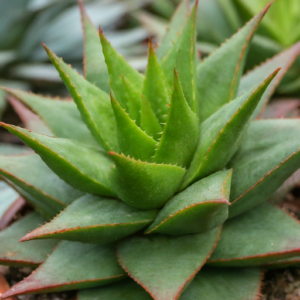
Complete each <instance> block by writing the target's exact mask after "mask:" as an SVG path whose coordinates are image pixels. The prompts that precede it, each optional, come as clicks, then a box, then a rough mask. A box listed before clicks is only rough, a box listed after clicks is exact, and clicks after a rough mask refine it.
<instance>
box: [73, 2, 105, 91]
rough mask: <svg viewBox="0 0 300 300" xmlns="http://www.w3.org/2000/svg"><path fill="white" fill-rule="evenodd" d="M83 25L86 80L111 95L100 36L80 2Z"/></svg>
mask: <svg viewBox="0 0 300 300" xmlns="http://www.w3.org/2000/svg"><path fill="white" fill-rule="evenodd" d="M79 7H80V12H81V23H82V29H83V36H84V74H85V78H86V79H87V80H88V81H89V82H91V83H93V84H95V85H96V86H97V87H99V88H100V89H102V90H103V91H105V92H107V93H109V91H110V87H109V76H108V70H107V67H106V64H105V59H104V55H103V52H102V46H101V43H100V40H99V34H98V31H97V29H96V28H95V26H94V24H93V23H92V21H91V20H90V19H89V17H88V16H87V14H86V11H85V9H84V7H83V1H82V0H81V1H79Z"/></svg>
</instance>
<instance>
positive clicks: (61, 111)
mask: <svg viewBox="0 0 300 300" xmlns="http://www.w3.org/2000/svg"><path fill="white" fill-rule="evenodd" d="M4 90H6V91H7V92H8V93H9V94H11V95H12V96H13V97H15V98H17V99H18V100H20V101H21V102H22V103H23V104H25V105H26V106H27V107H29V109H30V110H31V111H33V112H34V113H36V114H37V115H38V116H39V117H40V118H41V119H42V120H43V122H44V123H45V124H46V125H47V126H48V128H49V129H50V130H51V131H52V132H53V134H54V135H55V136H57V137H60V138H67V139H73V140H77V141H81V142H83V143H87V144H91V145H93V146H96V145H98V144H97V143H96V141H95V139H94V138H93V136H92V135H91V133H90V132H89V130H88V128H87V127H86V125H85V124H84V122H83V121H82V119H81V117H80V114H79V112H78V110H77V107H76V104H75V103H74V102H71V101H66V100H65V101H64V100H57V99H54V98H49V97H43V96H39V95H35V94H32V93H27V92H24V91H20V90H13V89H6V88H5V89H4ZM74 128H76V130H74ZM28 129H30V128H28ZM33 131H35V130H34V129H33Z"/></svg>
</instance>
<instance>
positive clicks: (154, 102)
mask: <svg viewBox="0 0 300 300" xmlns="http://www.w3.org/2000/svg"><path fill="white" fill-rule="evenodd" d="M142 94H143V95H144V97H145V99H146V100H147V101H148V103H149V104H150V107H151V108H152V110H153V112H154V114H155V116H156V118H157V119H158V121H159V122H160V123H165V122H166V118H167V114H168V110H169V109H168V107H167V104H168V103H169V102H170V101H169V97H168V96H169V95H168V90H167V87H166V79H165V75H164V73H163V71H162V69H161V67H160V65H159V63H158V61H157V58H156V55H155V52H154V49H153V46H152V43H151V41H150V42H149V54H148V66H147V70H146V76H145V81H144V85H143V90H142Z"/></svg>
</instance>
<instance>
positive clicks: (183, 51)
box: [161, 1, 198, 111]
mask: <svg viewBox="0 0 300 300" xmlns="http://www.w3.org/2000/svg"><path fill="white" fill-rule="evenodd" d="M197 4H198V1H197V2H196V4H195V5H194V7H193V10H192V12H191V14H190V16H189V18H188V20H187V22H186V24H185V26H184V28H183V29H182V31H181V33H180V35H179V37H178V39H177V40H176V41H175V43H174V46H173V47H172V48H171V50H170V52H169V53H168V54H167V55H166V56H165V57H164V59H163V60H162V62H161V68H162V70H163V72H164V74H165V77H166V82H167V85H168V87H169V89H170V90H171V88H172V86H173V78H174V69H176V70H177V71H178V74H179V79H180V83H181V86H182V90H183V94H184V96H185V99H186V101H187V103H188V104H189V106H190V108H191V109H192V110H193V111H195V110H196V109H195V104H196V87H195V84H196V47H195V45H196V35H195V23H196V15H197Z"/></svg>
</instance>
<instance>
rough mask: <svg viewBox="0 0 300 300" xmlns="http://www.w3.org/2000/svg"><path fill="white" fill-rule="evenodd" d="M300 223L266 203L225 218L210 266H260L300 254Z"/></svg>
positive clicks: (209, 262) (209, 261)
mask: <svg viewBox="0 0 300 300" xmlns="http://www.w3.org/2000/svg"><path fill="white" fill-rule="evenodd" d="M299 254H300V223H299V222H298V221H297V220H295V219H293V218H292V217H291V216H289V215H288V214H287V213H285V212H283V211H282V210H280V209H279V208H277V207H275V206H273V205H271V204H269V203H265V204H262V205H260V206H258V207H256V208H253V209H252V210H250V211H248V212H247V213H244V214H242V215H240V216H237V217H235V218H233V219H230V220H228V221H227V222H225V224H224V225H223V228H222V234H221V238H220V240H219V242H218V245H217V247H216V249H215V251H214V252H213V254H212V255H211V257H210V259H209V260H208V264H209V265H211V266H220V267H227V266H230V267H241V266H261V265H265V264H267V263H271V262H274V261H278V260H282V259H287V258H290V257H295V256H299Z"/></svg>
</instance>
